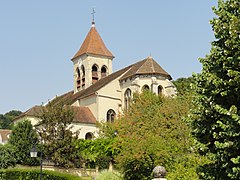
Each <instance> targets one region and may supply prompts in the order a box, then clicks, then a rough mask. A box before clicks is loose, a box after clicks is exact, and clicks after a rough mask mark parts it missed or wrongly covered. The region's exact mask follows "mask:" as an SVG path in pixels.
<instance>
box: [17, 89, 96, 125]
mask: <svg viewBox="0 0 240 180" xmlns="http://www.w3.org/2000/svg"><path fill="white" fill-rule="evenodd" d="M66 95H67V93H66V94H65V96H66ZM62 98H65V97H64V96H62ZM43 107H44V106H34V107H32V108H31V109H29V110H27V111H26V112H24V113H22V114H21V115H20V116H18V117H17V118H16V119H15V120H17V119H20V118H22V117H25V116H33V117H38V116H39V115H41V113H42V108H43ZM69 107H71V108H72V110H73V114H74V120H73V121H74V122H78V123H90V124H96V119H95V117H94V116H93V114H92V112H91V111H90V110H89V108H88V107H78V106H69Z"/></svg>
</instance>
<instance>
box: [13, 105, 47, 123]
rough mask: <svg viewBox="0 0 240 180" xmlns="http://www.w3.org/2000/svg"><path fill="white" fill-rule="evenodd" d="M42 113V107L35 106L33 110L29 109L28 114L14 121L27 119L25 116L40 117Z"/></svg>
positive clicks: (23, 114)
mask: <svg viewBox="0 0 240 180" xmlns="http://www.w3.org/2000/svg"><path fill="white" fill-rule="evenodd" d="M41 112H42V106H33V107H32V108H30V109H28V110H27V111H26V112H24V113H22V114H20V115H19V116H17V117H16V118H15V119H14V121H16V120H18V119H20V118H22V117H25V116H38V115H39V114H41Z"/></svg>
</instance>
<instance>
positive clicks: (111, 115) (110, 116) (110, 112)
mask: <svg viewBox="0 0 240 180" xmlns="http://www.w3.org/2000/svg"><path fill="white" fill-rule="evenodd" d="M115 116H116V113H115V111H114V110H112V109H110V110H108V112H107V122H110V123H113V122H114V119H115Z"/></svg>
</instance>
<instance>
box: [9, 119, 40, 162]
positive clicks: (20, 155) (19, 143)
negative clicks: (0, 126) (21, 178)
mask: <svg viewBox="0 0 240 180" xmlns="http://www.w3.org/2000/svg"><path fill="white" fill-rule="evenodd" d="M8 142H9V144H11V145H12V146H14V148H15V149H16V152H15V154H14V156H15V158H16V160H17V163H18V164H24V165H35V164H38V163H39V161H37V159H34V158H31V157H30V150H31V148H32V147H33V145H37V143H38V136H37V133H36V132H35V130H34V129H33V127H32V124H31V123H30V122H29V121H27V120H24V121H22V122H18V123H17V124H16V125H15V126H14V127H13V130H12V133H11V134H10V138H9V141H8Z"/></svg>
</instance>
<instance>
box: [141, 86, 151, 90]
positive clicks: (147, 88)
mask: <svg viewBox="0 0 240 180" xmlns="http://www.w3.org/2000/svg"><path fill="white" fill-rule="evenodd" d="M149 90H150V88H149V86H148V85H146V84H145V85H144V86H143V87H142V91H149Z"/></svg>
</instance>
